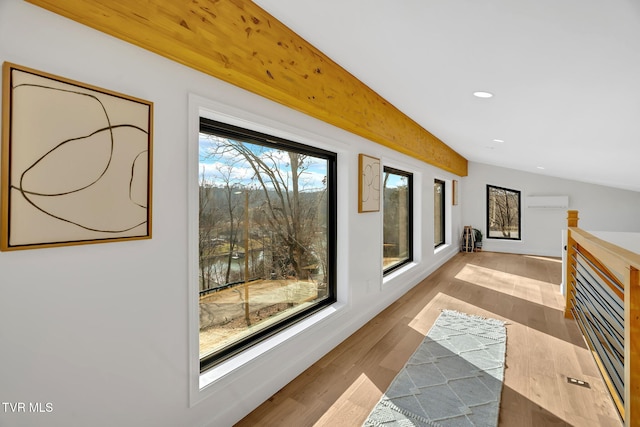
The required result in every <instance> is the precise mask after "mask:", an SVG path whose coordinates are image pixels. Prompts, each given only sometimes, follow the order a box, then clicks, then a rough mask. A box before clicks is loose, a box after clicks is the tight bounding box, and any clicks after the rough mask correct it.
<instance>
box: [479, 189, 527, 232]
mask: <svg viewBox="0 0 640 427" xmlns="http://www.w3.org/2000/svg"><path fill="white" fill-rule="evenodd" d="M521 236H522V235H521V233H520V191H518V190H510V189H508V188H502V187H495V186H493V185H487V238H489V239H506V240H520V239H521Z"/></svg>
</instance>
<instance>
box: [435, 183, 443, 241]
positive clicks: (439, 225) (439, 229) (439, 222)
mask: <svg viewBox="0 0 640 427" xmlns="http://www.w3.org/2000/svg"><path fill="white" fill-rule="evenodd" d="M444 186H445V182H444V181H441V180H439V179H436V180H435V181H434V182H433V243H434V246H435V247H436V248H437V247H438V246H441V245H444V243H445V210H444V207H445V203H444Z"/></svg>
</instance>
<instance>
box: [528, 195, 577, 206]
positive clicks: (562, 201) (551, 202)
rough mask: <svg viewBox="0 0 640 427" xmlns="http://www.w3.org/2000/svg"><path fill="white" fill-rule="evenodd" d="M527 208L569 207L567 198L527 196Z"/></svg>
mask: <svg viewBox="0 0 640 427" xmlns="http://www.w3.org/2000/svg"><path fill="white" fill-rule="evenodd" d="M527 207H528V208H543V209H562V208H568V207H569V196H528V197H527Z"/></svg>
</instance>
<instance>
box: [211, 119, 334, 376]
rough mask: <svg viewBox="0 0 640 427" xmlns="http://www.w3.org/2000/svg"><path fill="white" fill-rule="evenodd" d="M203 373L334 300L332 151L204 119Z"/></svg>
mask: <svg viewBox="0 0 640 427" xmlns="http://www.w3.org/2000/svg"><path fill="white" fill-rule="evenodd" d="M199 157H200V168H201V170H202V172H201V177H200V180H199V181H200V210H199V212H200V224H199V225H200V226H199V230H200V244H199V250H200V278H199V279H200V280H199V282H200V358H201V367H205V366H210V365H211V364H213V363H217V361H220V360H223V359H224V358H226V357H228V356H230V355H233V354H235V353H237V352H238V351H241V350H242V349H244V348H246V347H248V346H250V345H252V344H254V343H255V342H257V341H259V340H260V339H263V338H264V337H266V336H269V335H270V334H272V333H273V332H277V331H278V330H280V329H282V328H283V327H286V326H288V325H289V324H291V323H293V322H295V321H297V320H299V319H300V318H302V317H304V316H306V315H308V314H309V313H311V312H313V311H316V310H318V309H320V308H322V307H324V306H326V305H327V304H330V303H332V302H333V301H335V280H334V279H333V276H334V275H335V273H334V271H335V261H334V258H335V155H334V154H333V153H328V152H324V151H322V150H319V149H316V148H312V147H307V146H303V145H301V144H296V143H293V142H291V141H286V140H280V139H278V138H274V137H268V136H266V135H262V134H258V133H255V132H251V131H248V130H245V129H238V128H235V127H232V126H229V125H224V124H221V123H217V122H212V121H209V120H206V119H202V120H201V133H200V154H199Z"/></svg>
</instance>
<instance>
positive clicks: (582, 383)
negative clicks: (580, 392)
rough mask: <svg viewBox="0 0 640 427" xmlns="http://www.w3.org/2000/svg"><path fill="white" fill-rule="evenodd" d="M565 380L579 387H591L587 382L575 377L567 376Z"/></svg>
mask: <svg viewBox="0 0 640 427" xmlns="http://www.w3.org/2000/svg"><path fill="white" fill-rule="evenodd" d="M567 382H568V383H569V384H574V385H579V386H580V387H586V388H591V386H590V385H589V383H588V382H586V381H582V380H579V379H576V378H571V377H567Z"/></svg>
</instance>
